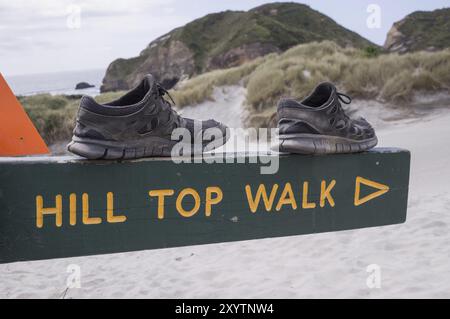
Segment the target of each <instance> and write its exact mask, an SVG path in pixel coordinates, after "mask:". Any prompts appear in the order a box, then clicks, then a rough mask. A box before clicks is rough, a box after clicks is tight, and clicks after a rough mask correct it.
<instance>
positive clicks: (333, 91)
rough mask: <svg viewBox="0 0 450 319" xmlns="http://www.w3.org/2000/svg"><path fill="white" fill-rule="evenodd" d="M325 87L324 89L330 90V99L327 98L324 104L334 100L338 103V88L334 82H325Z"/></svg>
mask: <svg viewBox="0 0 450 319" xmlns="http://www.w3.org/2000/svg"><path fill="white" fill-rule="evenodd" d="M323 87H324V90H328V93H327V94H328V99H327V100H326V102H325V103H324V104H330V103H331V102H332V101H334V103H336V101H337V100H338V96H337V90H336V87H335V86H334V84H332V83H329V82H326V83H323Z"/></svg>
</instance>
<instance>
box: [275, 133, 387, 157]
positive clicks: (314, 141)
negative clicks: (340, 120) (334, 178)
mask: <svg viewBox="0 0 450 319" xmlns="http://www.w3.org/2000/svg"><path fill="white" fill-rule="evenodd" d="M377 144H378V139H377V137H376V136H375V137H373V138H371V139H367V140H362V141H355V140H351V139H348V138H344V137H338V136H329V135H316V134H285V135H280V136H279V144H278V147H279V150H278V151H279V152H282V153H285V152H286V153H297V154H305V155H311V154H340V153H359V152H364V151H367V150H369V149H372V148H374V147H375V146H376V145H377Z"/></svg>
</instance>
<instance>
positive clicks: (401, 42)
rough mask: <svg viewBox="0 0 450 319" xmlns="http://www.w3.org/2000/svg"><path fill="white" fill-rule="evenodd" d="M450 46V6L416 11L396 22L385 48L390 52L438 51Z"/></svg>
mask: <svg viewBox="0 0 450 319" xmlns="http://www.w3.org/2000/svg"><path fill="white" fill-rule="evenodd" d="M449 47H450V8H445V9H439V10H434V11H416V12H413V13H411V14H409V15H407V16H406V17H405V18H404V19H402V20H400V21H398V22H396V23H394V25H393V26H392V28H391V30H390V31H389V33H388V35H387V38H386V42H385V44H384V48H385V49H386V50H388V51H389V52H398V53H406V52H413V51H420V50H425V51H436V50H441V49H445V48H449Z"/></svg>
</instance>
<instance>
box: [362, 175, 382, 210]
mask: <svg viewBox="0 0 450 319" xmlns="http://www.w3.org/2000/svg"><path fill="white" fill-rule="evenodd" d="M361 184H364V185H366V186H370V187H372V188H376V189H378V191H376V192H374V193H372V194H370V195H367V196H366V197H364V198H360V195H361ZM387 192H389V186H387V185H383V184H380V183H377V182H374V181H371V180H368V179H365V178H362V177H360V176H358V177H356V186H355V206H360V205H362V204H364V203H367V202H368V201H370V200H372V199H374V198H377V197H380V196H381V195H384V194H386V193H387Z"/></svg>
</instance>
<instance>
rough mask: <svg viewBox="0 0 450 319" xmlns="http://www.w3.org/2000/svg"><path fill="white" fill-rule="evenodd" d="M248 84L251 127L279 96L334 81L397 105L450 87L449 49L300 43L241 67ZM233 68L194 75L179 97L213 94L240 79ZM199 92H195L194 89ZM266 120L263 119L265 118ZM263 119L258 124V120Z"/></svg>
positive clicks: (192, 100)
mask: <svg viewBox="0 0 450 319" xmlns="http://www.w3.org/2000/svg"><path fill="white" fill-rule="evenodd" d="M239 68H240V69H244V70H246V71H247V72H243V74H245V76H243V77H242V80H243V81H242V83H243V85H244V86H246V88H247V106H248V107H249V108H250V114H251V116H250V120H249V125H257V126H258V125H261V126H264V125H267V124H268V121H269V120H270V118H271V116H272V115H273V112H274V110H275V105H276V103H277V101H278V99H279V98H280V97H282V96H292V97H297V98H300V97H304V96H306V95H307V94H308V93H309V92H310V91H311V90H312V89H313V88H314V87H315V86H316V85H317V84H318V83H320V82H323V81H331V82H334V83H336V84H337V86H338V88H339V89H340V90H342V91H344V92H347V93H348V94H350V95H352V96H353V97H357V98H363V99H377V100H380V101H383V102H389V103H393V104H405V103H407V102H409V101H410V100H411V99H412V98H413V97H414V94H415V93H427V92H435V91H441V90H446V91H449V89H450V50H448V49H447V50H442V51H438V52H416V53H409V54H404V55H398V54H381V53H380V52H378V51H377V52H375V51H367V50H361V49H354V48H342V47H340V46H338V45H337V44H335V43H334V42H331V41H324V42H320V43H317V42H315V43H309V44H302V45H298V46H296V47H294V48H292V49H290V50H288V51H286V52H284V53H282V54H270V55H268V56H266V57H265V58H263V59H259V60H258V61H256V62H253V64H251V66H250V65H248V66H247V65H245V64H244V65H242V66H240V67H239ZM230 73H231V74H236V71H234V70H233V69H229V70H221V71H214V72H210V73H206V74H203V75H201V76H198V77H194V78H192V79H191V80H189V81H187V82H186V83H185V84H184V85H183V86H181V87H180V88H178V89H177V90H176V91H175V93H174V95H175V96H176V97H177V98H179V97H182V98H181V99H178V100H177V102H178V103H179V105H180V106H183V105H187V104H196V103H199V102H201V101H203V100H205V99H208V98H211V94H212V91H213V87H214V86H215V85H216V86H218V85H224V84H236V83H239V80H238V78H239V76H236V77H235V78H234V77H230V78H231V79H232V80H230V81H228V82H227V81H222V80H221V79H223V78H228V74H230ZM194 92H195V93H194ZM262 119H264V121H262ZM258 123H259V124H258Z"/></svg>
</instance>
